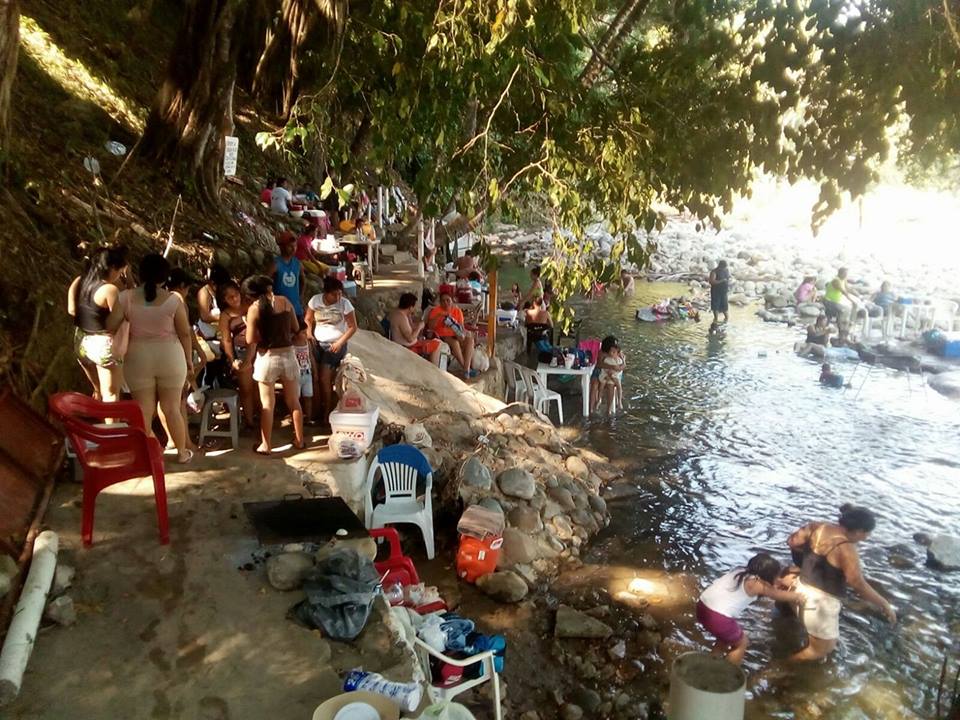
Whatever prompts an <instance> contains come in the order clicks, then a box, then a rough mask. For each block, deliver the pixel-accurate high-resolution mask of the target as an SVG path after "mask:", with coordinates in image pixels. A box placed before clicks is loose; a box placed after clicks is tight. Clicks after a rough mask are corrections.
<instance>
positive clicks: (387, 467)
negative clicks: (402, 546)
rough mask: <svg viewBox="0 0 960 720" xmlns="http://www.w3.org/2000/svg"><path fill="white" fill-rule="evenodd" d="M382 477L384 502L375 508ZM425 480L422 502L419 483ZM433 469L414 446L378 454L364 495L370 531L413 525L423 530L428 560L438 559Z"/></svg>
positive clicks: (400, 446)
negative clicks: (378, 483)
mask: <svg viewBox="0 0 960 720" xmlns="http://www.w3.org/2000/svg"><path fill="white" fill-rule="evenodd" d="M378 476H379V477H380V478H381V479H382V480H383V489H384V495H385V497H384V501H383V502H382V503H380V504H378V505H376V506H374V505H373V497H372V493H373V489H374V487H375V485H376V481H377V478H378ZM421 477H422V478H424V480H425V483H426V489H425V491H424V497H423V500H422V501H421V500H420V499H419V498H418V496H417V481H418V480H419V479H420V478H421ZM432 492H433V468H431V467H430V462H429V461H428V460H427V458H426V456H425V455H424V454H423V453H422V452H420V451H419V450H418V449H417V448H415V447H414V446H413V445H403V444H401V445H388V446H387V447H385V448H383V449H382V450H381V451H380V452H378V453H377V456H376V457H375V458H374V460H373V462H372V463H370V470H369V471H368V472H367V483H366V488H365V491H364V496H363V502H364V519H365V521H366V525H367V529H368V530H369V529H372V528H382V527H385V526H386V525H393V524H396V523H410V524H413V525H416V526H417V527H419V528H420V532H421V533H422V534H423V542H424V545H425V546H426V550H427V558H429V559H430V560H432V559H433V556H434V541H433V499H432V497H431V496H432Z"/></svg>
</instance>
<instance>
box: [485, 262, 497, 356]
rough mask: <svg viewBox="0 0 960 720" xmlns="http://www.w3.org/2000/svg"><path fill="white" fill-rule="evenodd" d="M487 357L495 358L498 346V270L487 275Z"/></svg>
mask: <svg viewBox="0 0 960 720" xmlns="http://www.w3.org/2000/svg"><path fill="white" fill-rule="evenodd" d="M487 288H488V292H487V298H488V300H489V303H488V305H487V357H489V358H491V359H492V358H493V357H494V355H495V353H496V347H497V306H498V303H497V271H496V270H491V271H490V274H489V275H487Z"/></svg>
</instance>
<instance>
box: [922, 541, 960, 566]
mask: <svg viewBox="0 0 960 720" xmlns="http://www.w3.org/2000/svg"><path fill="white" fill-rule="evenodd" d="M927 562H928V563H930V565H931V566H933V567H936V568H938V569H940V570H960V538H955V537H950V536H949V535H935V536H934V538H933V541H932V542H931V543H930V547H928V548H927Z"/></svg>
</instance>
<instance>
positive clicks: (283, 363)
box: [243, 275, 305, 455]
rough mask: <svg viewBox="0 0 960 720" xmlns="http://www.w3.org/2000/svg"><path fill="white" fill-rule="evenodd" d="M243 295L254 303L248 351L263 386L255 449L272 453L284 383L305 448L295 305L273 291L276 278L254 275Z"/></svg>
mask: <svg viewBox="0 0 960 720" xmlns="http://www.w3.org/2000/svg"><path fill="white" fill-rule="evenodd" d="M243 294H244V295H246V296H247V297H249V298H250V299H251V300H252V301H253V302H252V304H251V305H250V308H249V310H247V330H246V333H247V348H248V350H247V352H248V353H250V354H251V355H253V357H254V358H255V360H254V361H253V379H254V380H256V381H257V383H259V387H260V404H261V406H262V408H263V409H262V410H261V411H260V436H261V442H260V445H259V446H257V448H255V452H257V453H259V454H261V455H269V454H270V447H271V446H270V439H271V435H272V433H273V408H274V406H275V404H276V398H275V391H274V386H275V385H276V383H277V381H278V380H279V381H280V383H281V384H282V385H283V400H284V402H285V403H286V405H287V408H288V409H289V410H290V414H291V415H292V416H293V434H294V441H293V444H294V447H296V448H298V449H302V448H303V447H305V443H304V441H303V410H301V408H300V365H299V363H298V362H297V356H296V353H295V352H294V350H293V336H294V335H296V334H297V331H298V329H299V321H298V320H297V316H296V314H295V313H294V309H293V305H292V304H291V303H290V301H289V300H287V299H286V298H285V297H283V296H282V295H274V294H273V279H272V278H270V277H267V276H266V275H254V276H253V277H249V278H247V279H246V280H244V281H243Z"/></svg>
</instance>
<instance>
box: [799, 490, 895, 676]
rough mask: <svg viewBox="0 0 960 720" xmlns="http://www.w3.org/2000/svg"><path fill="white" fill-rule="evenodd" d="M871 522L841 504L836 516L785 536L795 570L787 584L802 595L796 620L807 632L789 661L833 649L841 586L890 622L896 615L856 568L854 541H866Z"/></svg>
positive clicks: (873, 521)
mask: <svg viewBox="0 0 960 720" xmlns="http://www.w3.org/2000/svg"><path fill="white" fill-rule="evenodd" d="M876 524H877V521H876V518H875V517H874V515H873V513H872V512H870V511H869V510H867V509H866V508H862V507H858V506H856V505H850V504H846V505H843V506H842V507H841V508H840V520H839V522H838V523H837V524H833V523H810V524H808V525H804V526H803V527H802V528H800V529H799V530H797V531H796V532H795V533H793V535H791V536H790V538H789V540H787V544H788V545H789V546H790V550H791V552H792V553H793V561H794V563H795V564H796V565H798V566H799V568H800V574H799V577H798V578H797V580H796V581H795V582H794V583H793V588H792V589H793V590H794V592H797V593H799V594H800V595H801V596H803V598H804V603H803V605H802V606H801V608H800V619H801V620H802V621H803V625H804V627H805V628H806V630H807V636H808V643H807V646H806V647H804V648H803V649H802V650H800V651H799V652H797V653H796V654H795V655H793V657H792V658H791V659H792V660H819V659H821V658H824V657H826V656H827V655H829V654H830V653H831V652H833V650H834V649H835V648H836V647H837V640H839V638H840V608H841V606H842V604H843V603H842V599H841V598H842V597H843V595H844V594H845V592H846V588H847V586H850V587H851V588H853V589H854V590H855V591H856V592H857V594H858V595H860V597H862V598H863V599H864V600H866V601H867V602H868V603H870V604H871V605H873V606H875V607H877V608H878V609H879V610H880V612H881V613H883V615H884V616H885V617H886V618H887V619H888V620H889V621H890V622H891V623H895V622H896V621H897V614H896V613H895V612H894V610H893V607H891V605H890V603H889V602H887V600H886V599H885V598H884V597H883V596H881V595H880V594H879V593H878V592H877V591H876V590H874V589H873V587H871V585H870V583H868V582H867V580H866V578H864V577H863V573H862V571H861V568H860V554H859V552H858V551H857V543H859V542H861V541H862V540H866V539H867V538H868V537H869V536H870V533H871V532H873V528H874V527H875V526H876Z"/></svg>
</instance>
